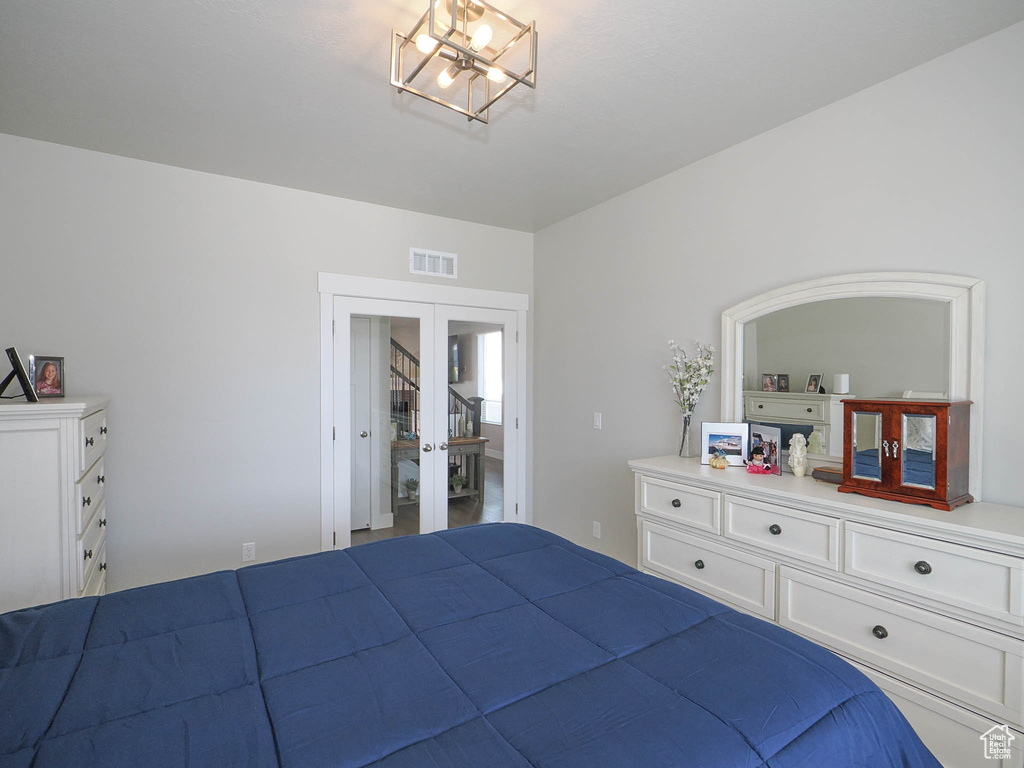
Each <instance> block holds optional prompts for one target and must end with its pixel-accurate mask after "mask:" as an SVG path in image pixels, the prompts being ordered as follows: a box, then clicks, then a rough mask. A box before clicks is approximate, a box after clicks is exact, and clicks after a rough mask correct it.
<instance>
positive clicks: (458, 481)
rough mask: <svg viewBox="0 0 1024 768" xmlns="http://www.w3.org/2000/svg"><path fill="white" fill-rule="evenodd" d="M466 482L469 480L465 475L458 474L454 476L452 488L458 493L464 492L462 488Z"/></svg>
mask: <svg viewBox="0 0 1024 768" xmlns="http://www.w3.org/2000/svg"><path fill="white" fill-rule="evenodd" d="M466 482H467V478H466V476H465V475H460V474H458V473H455V474H454V475H452V488H453V489H454V490H455V492H456V493H458V492H459V491H461V490H462V486H464V485H465V484H466Z"/></svg>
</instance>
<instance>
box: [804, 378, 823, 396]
mask: <svg viewBox="0 0 1024 768" xmlns="http://www.w3.org/2000/svg"><path fill="white" fill-rule="evenodd" d="M824 377H825V374H823V373H812V374H811V375H810V376H808V377H807V386H806V387H804V392H807V393H810V394H812V395H816V394H818V392H819V391H821V380H822V379H823V378H824Z"/></svg>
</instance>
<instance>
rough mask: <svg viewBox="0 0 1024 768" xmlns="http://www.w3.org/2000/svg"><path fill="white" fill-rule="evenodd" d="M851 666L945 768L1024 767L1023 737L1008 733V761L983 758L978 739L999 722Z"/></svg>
mask: <svg viewBox="0 0 1024 768" xmlns="http://www.w3.org/2000/svg"><path fill="white" fill-rule="evenodd" d="M853 666H855V667H856V668H857V669H859V670H860V671H861V672H863V673H864V674H865V675H867V676H868V677H869V678H871V681H872V682H874V683H875V685H877V686H878V687H879V688H881V689H882V690H883V691H885V694H886V695H887V696H888V697H889V698H890V699H892V703H893V704H895V705H896V706H897V707H899V710H900V712H902V713H903V716H904V717H905V718H907V721H908V722H909V723H910V725H911V726H912V727H913V729H914V731H915V732H916V733H917V735H918V736H920V737H921V741H923V742H924V745H925V746H926V747H928V749H929V750H931V752H932V754H933V755H935V757H936V759H937V760H938V761H939V762H940V763H941V764H942V765H944V766H946V768H997V767H998V768H1024V747H1022V746H1020V745H1021V744H1022V743H1024V737H1022V736H1021V734H1020V733H1016V734H1014V733H1012V731H1011V735H1013V737H1014V739H1013V741H1011V742H1010V757H1009V758H1008V759H1005V760H997V759H993V758H986V757H985V749H984V746H985V745H984V744H983V743H982V740H981V738H980V737H981V735H982V734H984V733H987V732H988V731H989V730H990V729H992V728H997V729H998V727H999V723H995V722H992V721H991V720H986V719H985V718H983V717H981V716H980V715H976V714H974V713H973V712H970V711H968V710H966V709H963V708H961V707H957V706H954V705H953V704H950V703H949V702H948V701H945V700H943V699H940V698H938V697H936V696H932V695H931V694H930V693H925V692H924V691H919V690H918V689H917V688H914V687H913V686H910V685H907V684H906V683H902V682H900V681H898V680H894V679H893V678H891V677H889V676H888V675H883V674H882V673H880V672H876V671H875V670H873V669H870V668H868V667H862V666H860V665H859V664H856V663H854V665H853ZM996 732H997V733H998V730H997V731H996Z"/></svg>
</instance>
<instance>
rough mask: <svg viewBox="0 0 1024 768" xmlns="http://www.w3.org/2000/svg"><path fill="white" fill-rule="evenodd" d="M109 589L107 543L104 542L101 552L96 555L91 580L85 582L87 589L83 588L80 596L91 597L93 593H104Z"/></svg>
mask: <svg viewBox="0 0 1024 768" xmlns="http://www.w3.org/2000/svg"><path fill="white" fill-rule="evenodd" d="M106 591H107V545H106V543H103V544H101V545H100V552H99V554H98V555H97V556H96V567H95V568H93V569H92V575H91V576H90V577H89V580H88V581H87V582H86V583H85V589H83V590H82V592H81V594H80V595H79V597H91V596H92V595H102V594H104V593H105V592H106Z"/></svg>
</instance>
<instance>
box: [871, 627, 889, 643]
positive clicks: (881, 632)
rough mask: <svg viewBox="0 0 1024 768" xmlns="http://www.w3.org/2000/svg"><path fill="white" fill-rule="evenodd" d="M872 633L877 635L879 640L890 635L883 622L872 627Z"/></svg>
mask: <svg viewBox="0 0 1024 768" xmlns="http://www.w3.org/2000/svg"><path fill="white" fill-rule="evenodd" d="M871 634H872V635H874V636H875V637H877V638H878V639H879V640H885V638H887V637H888V636H889V632H888V631H887V630H886V628H885V627H883V626H882V625H881V624H877V625H875V626H874V627H872V629H871Z"/></svg>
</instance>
